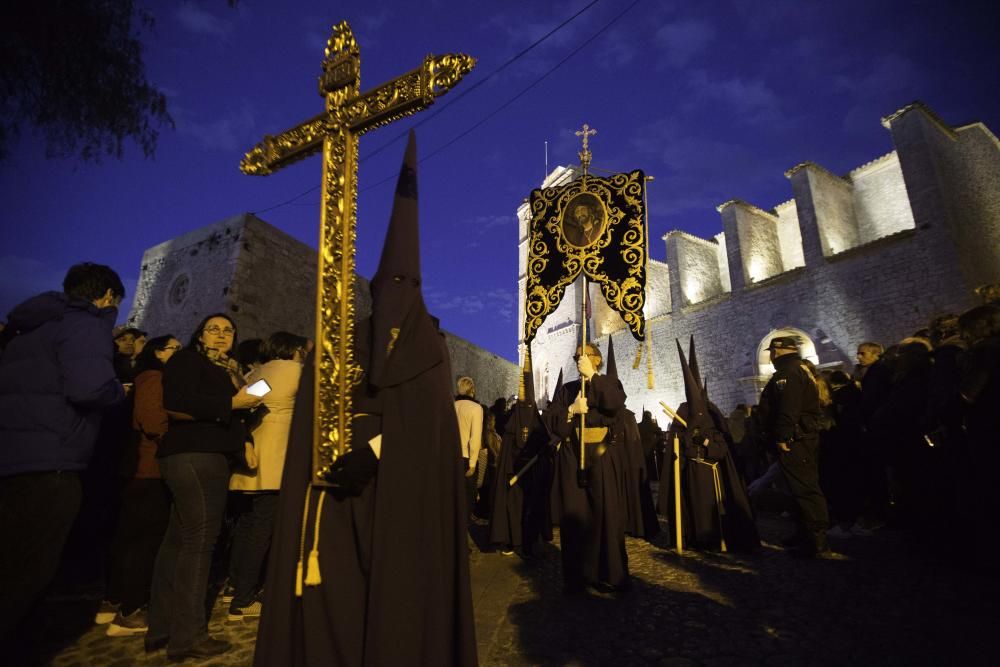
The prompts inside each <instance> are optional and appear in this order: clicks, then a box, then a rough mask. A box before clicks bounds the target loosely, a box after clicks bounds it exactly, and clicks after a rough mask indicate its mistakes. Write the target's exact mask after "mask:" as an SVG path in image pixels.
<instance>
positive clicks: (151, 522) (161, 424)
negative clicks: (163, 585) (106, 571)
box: [107, 334, 181, 637]
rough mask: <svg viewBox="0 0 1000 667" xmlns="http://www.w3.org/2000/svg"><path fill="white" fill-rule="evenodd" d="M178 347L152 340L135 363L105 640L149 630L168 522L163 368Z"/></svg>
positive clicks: (169, 339) (164, 340) (167, 338)
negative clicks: (160, 451) (161, 454)
mask: <svg viewBox="0 0 1000 667" xmlns="http://www.w3.org/2000/svg"><path fill="white" fill-rule="evenodd" d="M180 349H181V342H180V341H179V340H177V339H176V338H175V337H174V336H172V335H170V334H167V335H165V336H157V337H156V338H153V339H152V340H150V341H149V342H148V343H147V344H146V346H145V347H144V348H143V350H142V351H141V352H140V353H139V354H138V356H137V357H136V362H135V373H136V375H135V391H134V394H133V395H134V397H135V409H134V410H133V412H132V416H131V419H132V429H133V430H134V434H135V437H134V438H133V439H132V441H131V442H130V443H129V446H128V448H127V449H126V452H125V455H124V456H123V457H122V462H121V470H120V471H119V472H120V473H121V474H122V475H123V476H124V477H125V480H126V481H125V483H124V485H123V487H122V490H121V513H120V514H119V516H118V525H117V527H116V534H115V539H114V542H113V544H112V549H111V556H112V561H111V572H110V577H109V581H108V600H111V601H114V602H116V603H117V608H116V609H115V615H114V617H113V618H112V619H111V623H110V625H109V626H108V630H107V634H108V636H109V637H125V636H128V635H136V634H142V633H144V632H146V629H147V619H146V616H147V614H146V608H145V607H146V604H147V603H148V602H149V585H150V582H151V581H152V579H153V563H154V562H155V560H156V553H157V551H158V550H159V548H160V543H161V542H162V541H163V534H164V533H165V532H166V530H167V521H168V519H169V518H170V492H169V491H168V490H167V487H166V485H165V484H164V483H163V479H162V477H161V476H160V465H159V463H157V461H156V451H157V448H158V446H159V443H160V441H161V440H162V439H163V436H164V435H165V434H166V432H167V425H168V423H169V418H168V416H167V411H166V410H165V409H164V408H163V367H164V365H165V364H166V363H167V361H169V360H170V357H172V356H173V355H174V353H175V352H177V351H178V350H180Z"/></svg>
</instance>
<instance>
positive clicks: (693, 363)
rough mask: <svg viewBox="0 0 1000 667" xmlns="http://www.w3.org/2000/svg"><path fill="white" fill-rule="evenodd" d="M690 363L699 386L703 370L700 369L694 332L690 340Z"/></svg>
mask: <svg viewBox="0 0 1000 667" xmlns="http://www.w3.org/2000/svg"><path fill="white" fill-rule="evenodd" d="M688 365H689V366H690V367H691V375H693V376H694V381H695V382H697V383H698V386H701V371H700V370H699V369H698V356H697V355H696V354H695V351H694V334H691V339H690V341H689V342H688Z"/></svg>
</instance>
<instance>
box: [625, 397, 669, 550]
mask: <svg viewBox="0 0 1000 667" xmlns="http://www.w3.org/2000/svg"><path fill="white" fill-rule="evenodd" d="M623 420H624V423H625V439H624V445H625V447H624V450H623V451H624V454H625V456H624V459H625V469H624V474H623V477H622V489H623V492H624V494H625V508H626V521H625V532H626V533H628V534H629V535H631V536H632V537H643V538H645V539H646V540H652V539H653V538H654V537H656V536H657V535H658V534H659V533H660V522H659V521H658V520H657V518H656V504H655V503H654V502H653V491H652V489H651V488H650V486H649V472H648V468H647V467H646V457H645V456H643V449H642V436H641V434H640V431H639V424H638V422H636V420H635V413H634V412H632V411H631V410H625V411H624V415H623Z"/></svg>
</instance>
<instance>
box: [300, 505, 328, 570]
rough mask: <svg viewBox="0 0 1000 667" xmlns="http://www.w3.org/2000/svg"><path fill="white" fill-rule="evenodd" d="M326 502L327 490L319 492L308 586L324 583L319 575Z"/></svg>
mask: <svg viewBox="0 0 1000 667" xmlns="http://www.w3.org/2000/svg"><path fill="white" fill-rule="evenodd" d="M324 500H326V489H323V490H322V491H320V492H319V501H318V502H317V503H316V525H315V526H313V545H312V549H311V550H310V551H309V566H308V568H306V578H305V584H306V586H319V585H320V584H322V583H323V577H322V576H320V573H319V521H320V518H321V517H322V516H323V501H324Z"/></svg>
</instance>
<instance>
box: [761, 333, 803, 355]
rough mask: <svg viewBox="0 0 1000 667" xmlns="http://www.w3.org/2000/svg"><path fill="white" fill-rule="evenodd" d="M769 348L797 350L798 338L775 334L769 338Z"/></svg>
mask: <svg viewBox="0 0 1000 667" xmlns="http://www.w3.org/2000/svg"><path fill="white" fill-rule="evenodd" d="M767 349H769V350H795V351H796V352H798V351H799V339H798V338H797V337H796V336H775V337H774V338H772V339H771V343H770V345H768V346H767Z"/></svg>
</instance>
